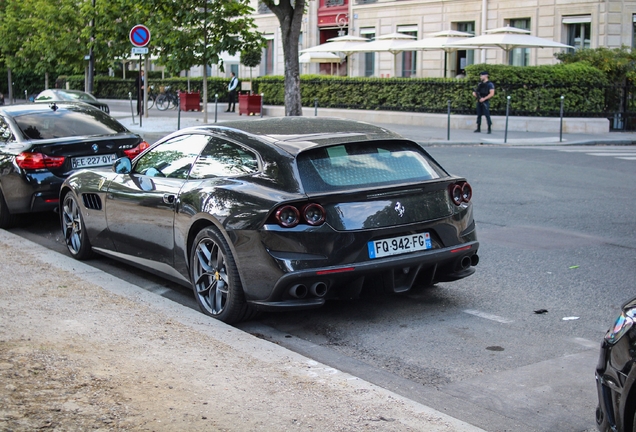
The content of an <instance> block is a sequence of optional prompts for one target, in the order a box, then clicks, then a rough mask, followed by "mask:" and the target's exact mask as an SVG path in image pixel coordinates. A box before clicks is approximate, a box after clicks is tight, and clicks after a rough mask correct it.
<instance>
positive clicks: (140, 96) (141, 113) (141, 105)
mask: <svg viewBox="0 0 636 432" xmlns="http://www.w3.org/2000/svg"><path fill="white" fill-rule="evenodd" d="M137 79H138V82H139V89H137V100H138V101H139V102H138V106H139V127H142V126H143V120H142V118H143V117H144V108H145V107H144V98H143V93H144V92H142V91H141V86H142V85H143V82H142V81H141V54H139V77H138V78H137ZM144 87H145V86H144ZM140 99H141V100H140Z"/></svg>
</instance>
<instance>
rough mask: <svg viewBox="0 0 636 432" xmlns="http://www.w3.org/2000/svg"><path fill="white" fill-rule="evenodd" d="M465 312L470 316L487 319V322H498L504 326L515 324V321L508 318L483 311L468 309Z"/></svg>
mask: <svg viewBox="0 0 636 432" xmlns="http://www.w3.org/2000/svg"><path fill="white" fill-rule="evenodd" d="M464 312H466V313H467V314H470V315H475V316H477V317H479V318H485V319H487V320H491V321H496V322H499V323H502V324H510V323H513V322H514V321H513V320H511V319H508V318H504V317H500V316H498V315H493V314H489V313H486V312H482V311H478V310H474V309H466V310H464Z"/></svg>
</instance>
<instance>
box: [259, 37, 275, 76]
mask: <svg viewBox="0 0 636 432" xmlns="http://www.w3.org/2000/svg"><path fill="white" fill-rule="evenodd" d="M273 74H274V37H273V36H270V37H268V36H267V35H265V48H263V58H262V60H261V75H273Z"/></svg>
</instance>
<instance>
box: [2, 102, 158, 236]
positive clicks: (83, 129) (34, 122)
mask: <svg viewBox="0 0 636 432" xmlns="http://www.w3.org/2000/svg"><path fill="white" fill-rule="evenodd" d="M147 146H148V144H147V143H146V142H145V141H143V139H142V138H141V137H140V136H139V135H137V134H134V133H132V132H130V131H129V130H128V129H126V128H125V127H124V126H123V125H122V124H121V123H119V122H118V121H117V120H115V119H114V118H112V117H110V116H109V115H107V114H105V113H104V112H102V111H100V110H98V109H97V108H93V107H92V106H90V105H86V104H83V103H76V102H52V103H48V104H44V103H41V104H22V105H7V106H2V107H0V228H7V227H9V226H11V225H13V224H14V223H15V222H17V220H18V219H19V217H20V215H21V214H24V213H31V212H41V211H51V210H57V209H58V207H59V193H60V186H61V185H62V182H63V181H64V179H65V178H66V177H67V176H68V175H69V174H70V173H71V172H72V171H74V170H77V169H80V168H86V167H96V166H104V165H108V166H109V167H110V166H111V165H112V163H113V162H114V161H115V160H117V159H118V158H120V157H122V156H125V155H128V156H135V155H137V154H139V152H140V151H141V150H142V149H144V148H146V147H147Z"/></svg>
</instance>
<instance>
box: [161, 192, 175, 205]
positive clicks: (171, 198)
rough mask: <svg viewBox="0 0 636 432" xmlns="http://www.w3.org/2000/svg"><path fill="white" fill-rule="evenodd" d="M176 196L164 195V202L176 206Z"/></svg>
mask: <svg viewBox="0 0 636 432" xmlns="http://www.w3.org/2000/svg"><path fill="white" fill-rule="evenodd" d="M175 200H176V196H175V195H173V194H163V202H164V203H165V204H168V205H172V204H174V202H175Z"/></svg>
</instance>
